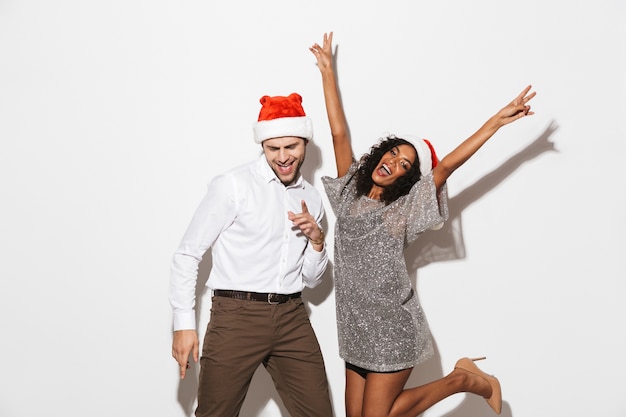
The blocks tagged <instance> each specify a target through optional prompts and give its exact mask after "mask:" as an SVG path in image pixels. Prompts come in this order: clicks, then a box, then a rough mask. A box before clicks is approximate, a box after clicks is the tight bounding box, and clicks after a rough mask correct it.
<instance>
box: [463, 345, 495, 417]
mask: <svg viewBox="0 0 626 417" xmlns="http://www.w3.org/2000/svg"><path fill="white" fill-rule="evenodd" d="M483 359H485V357H482V358H472V359H470V358H462V359H459V360H458V361H457V363H456V365H454V368H455V369H456V368H458V369H463V370H465V371H467V372H469V373H472V374H474V375H478V376H480V377H482V378H485V379H486V380H487V382H489V385H491V396H490V397H489V398H486V397H485V400H487V404H489V407H491V408H492V409H493V411H495V412H496V414H500V412H501V411H502V389H501V388H500V381H498V378H496V377H495V376H493V375H489V374H486V373H484V372H483V371H481V370H480V369H479V368H478V366H476V364H475V363H474V361H480V360H483Z"/></svg>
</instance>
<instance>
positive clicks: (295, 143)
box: [261, 136, 308, 185]
mask: <svg viewBox="0 0 626 417" xmlns="http://www.w3.org/2000/svg"><path fill="white" fill-rule="evenodd" d="M307 142H308V141H307V140H306V139H303V138H298V137H295V136H284V137H280V138H272V139H266V140H264V141H263V143H262V145H261V146H263V153H264V154H265V159H267V163H268V164H269V165H270V167H271V168H272V171H274V173H275V174H276V176H277V177H278V179H279V180H280V181H281V182H282V183H283V184H284V185H290V184H291V183H293V182H294V181H295V180H296V179H297V178H298V176H299V175H300V167H301V166H302V163H303V162H304V155H305V153H306V145H307Z"/></svg>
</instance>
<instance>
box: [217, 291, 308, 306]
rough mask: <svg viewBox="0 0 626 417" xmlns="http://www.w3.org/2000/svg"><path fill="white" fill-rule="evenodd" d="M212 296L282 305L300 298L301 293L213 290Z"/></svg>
mask: <svg viewBox="0 0 626 417" xmlns="http://www.w3.org/2000/svg"><path fill="white" fill-rule="evenodd" d="M213 295H215V296H217V297H228V298H236V299H237V300H250V301H265V302H268V303H270V304H282V303H286V302H287V301H289V300H292V299H294V298H300V297H301V296H302V293H301V292H295V293H293V294H276V293H273V292H246V291H234V290H213Z"/></svg>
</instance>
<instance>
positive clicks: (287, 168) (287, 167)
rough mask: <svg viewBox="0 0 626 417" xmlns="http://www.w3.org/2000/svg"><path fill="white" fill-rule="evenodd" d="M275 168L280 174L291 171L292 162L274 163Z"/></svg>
mask: <svg viewBox="0 0 626 417" xmlns="http://www.w3.org/2000/svg"><path fill="white" fill-rule="evenodd" d="M276 168H277V169H278V172H280V173H281V174H284V175H287V174H290V173H291V170H292V168H293V164H286V165H283V164H276Z"/></svg>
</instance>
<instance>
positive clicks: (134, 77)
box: [0, 0, 626, 417]
mask: <svg viewBox="0 0 626 417" xmlns="http://www.w3.org/2000/svg"><path fill="white" fill-rule="evenodd" d="M625 28H626V7H625V6H624V3H623V2H622V1H621V0H614V1H609V0H598V1H594V2H591V1H587V2H583V1H565V0H562V1H539V0H531V1H526V2H509V1H502V0H478V1H473V2H467V1H461V0H451V1H439V2H419V1H411V0H404V1H397V0H388V1H385V2H378V1H371V0H369V1H360V2H352V1H351V2H342V1H327V0H324V1H317V2H313V1H308V2H305V1H287V0H266V1H264V2H259V1H247V2H244V1H231V2H215V1H164V0H151V1H147V0H146V1H139V0H125V1H120V0H109V1H79V0H63V1H43V0H30V1H28V0H26V1H17V0H3V1H0V140H1V145H2V146H1V152H0V184H1V188H0V190H1V198H2V204H1V205H0V256H1V263H0V274H1V275H0V283H1V284H0V294H1V302H0V324H1V331H2V343H1V344H0V361H1V362H0V363H1V368H0V416H2V417H21V416H36V415H48V416H66V417H73V416H84V415H89V416H93V417H96V416H106V417H111V416H155V417H156V416H167V417H175V416H188V415H191V414H192V413H193V409H194V401H195V398H194V396H195V388H196V378H197V369H196V368H195V367H194V368H192V369H191V370H190V374H189V377H188V378H187V379H185V380H184V381H182V382H180V381H179V379H178V377H177V373H178V370H177V365H176V363H175V362H174V360H173V359H172V358H171V356H170V353H171V352H170V349H171V311H170V306H169V303H168V300H167V290H168V279H169V263H170V260H171V256H172V254H173V252H174V250H175V248H176V247H177V245H178V242H179V240H180V238H181V237H182V234H183V232H184V229H185V228H186V226H187V223H188V222H189V220H190V219H191V215H192V213H193V211H194V210H195V207H196V205H197V204H198V203H199V201H200V199H201V198H202V196H203V194H204V191H205V187H206V184H207V183H208V181H209V180H210V179H211V178H212V177H213V176H214V175H216V174H217V173H220V172H222V171H224V170H226V169H228V168H230V167H232V166H234V165H238V164H240V163H243V162H246V161H249V160H250V159H252V158H255V157H256V156H257V155H258V154H259V151H260V148H259V146H258V145H255V144H254V143H253V141H252V130H251V126H252V123H253V122H254V121H255V120H256V117H257V115H258V111H259V109H260V104H259V103H258V99H259V98H260V97H261V96H262V95H264V94H269V95H286V94H289V93H291V92H293V91H296V92H299V93H300V94H301V95H302V96H303V97H304V103H303V104H304V107H305V110H306V111H307V114H308V115H309V116H310V117H311V118H312V119H313V121H314V125H315V139H314V141H313V143H312V144H311V145H310V146H309V147H308V153H307V162H306V163H305V169H304V173H305V175H306V176H307V177H308V178H310V179H311V181H312V182H313V183H314V185H315V186H316V187H318V188H319V189H320V191H322V187H321V182H320V177H321V176H323V175H334V174H335V169H334V161H333V154H332V147H331V145H330V140H329V130H328V125H327V121H326V115H325V109H324V105H323V96H322V90H321V82H320V75H319V71H318V70H317V68H316V66H315V60H314V57H313V56H312V54H311V53H310V52H309V51H308V47H309V46H310V45H311V44H313V43H314V42H321V40H322V34H323V33H324V32H325V31H330V30H333V31H334V32H335V44H336V45H337V47H338V50H337V61H338V77H339V84H340V89H341V94H342V96H343V100H344V104H345V108H346V112H347V117H348V121H349V123H350V128H351V131H352V135H353V138H354V148H355V152H356V154H357V155H361V154H362V153H364V152H366V151H367V150H368V148H369V146H370V145H371V144H373V143H374V142H375V141H376V139H377V138H378V137H379V136H381V135H382V134H383V133H385V132H387V131H389V132H394V133H412V134H415V135H420V136H423V137H427V138H429V139H431V140H432V141H433V142H434V144H435V146H436V148H437V149H438V152H439V154H440V155H441V156H443V155H445V154H446V153H447V152H449V151H450V150H452V149H453V147H454V146H455V145H456V144H457V143H459V142H460V141H461V140H463V139H465V138H466V137H467V136H469V135H470V134H471V133H473V132H474V130H475V129H477V128H478V127H479V126H480V124H481V123H482V122H483V121H485V120H486V119H487V118H488V117H489V116H491V115H492V114H493V113H495V112H496V111H497V110H498V109H499V108H500V107H502V106H504V105H505V104H506V103H507V102H508V101H509V100H511V99H512V98H513V97H515V96H516V95H517V94H518V92H519V91H521V89H522V88H523V87H525V86H526V85H527V84H532V85H533V88H534V89H535V90H536V91H537V92H538V95H537V97H536V98H535V99H534V100H533V101H532V105H533V109H534V110H535V111H536V115H535V116H533V117H530V118H526V119H523V120H521V121H519V122H516V124H514V125H511V126H507V127H505V128H503V129H502V130H501V131H500V132H498V133H497V135H496V136H495V137H494V138H493V140H492V141H490V142H489V143H488V144H487V145H486V146H485V147H484V148H483V149H481V150H480V152H479V154H477V155H476V156H475V157H474V158H473V159H472V160H470V161H469V162H468V163H467V164H466V165H465V166H463V167H462V168H461V169H459V170H458V171H457V172H456V173H455V174H454V176H453V177H452V178H451V179H450V180H449V191H450V197H451V198H450V205H451V211H452V219H451V221H450V222H449V223H448V224H447V226H446V228H444V229H443V230H442V231H439V232H437V233H436V234H435V233H431V232H428V233H427V234H426V235H424V237H423V238H422V241H421V242H418V244H416V246H414V247H412V248H411V249H410V250H409V252H408V254H407V257H408V259H409V262H410V264H411V265H412V266H411V270H412V273H413V274H414V276H415V280H416V285H417V288H418V292H419V296H420V299H421V300H422V303H423V306H424V308H425V310H426V314H427V316H428V318H429V321H430V325H431V327H432V331H433V335H434V339H435V342H436V346H437V355H436V356H435V358H434V359H432V360H430V361H428V362H427V363H425V364H424V365H423V366H421V367H419V368H417V369H416V370H415V371H414V373H413V377H412V378H411V380H410V381H409V384H410V385H415V384H421V383H423V382H426V381H429V380H432V379H434V378H438V377H440V376H442V375H443V374H445V373H447V372H449V371H450V370H451V368H452V367H453V365H454V363H455V361H456V360H457V359H458V358H460V357H463V356H482V355H486V356H487V360H486V361H483V362H481V363H480V366H481V367H482V368H483V369H485V370H486V371H488V372H492V373H494V374H495V375H497V376H498V377H499V378H500V380H501V382H502V389H503V398H504V404H503V413H502V415H503V416H505V417H511V416H513V415H515V416H533V417H538V416H539V417H542V416H546V417H553V416H569V417H579V416H580V417H583V416H584V417H587V416H592V415H597V416H603V417H624V416H625V415H626V399H625V397H624V395H623V394H624V382H623V376H624V374H625V373H626V364H625V362H624V361H623V352H624V351H626V332H625V331H624V317H626V304H625V303H624V301H623V300H624V292H625V290H626V284H624V278H625V277H626V263H625V261H624V259H625V255H624V249H625V245H624V236H625V234H626V221H625V220H624V213H626V191H625V187H624V180H625V179H626V178H625V175H624V168H623V165H622V161H623V159H624V154H625V153H626V141H625V139H626V128H625V127H624V118H625V116H626V105H625V103H626V34H625ZM327 208H328V210H327V211H328V215H327V222H326V224H325V225H326V227H327V228H328V229H329V233H328V234H329V241H330V242H332V227H333V225H334V220H335V219H334V217H333V214H332V212H331V211H330V208H329V207H328V205H327ZM433 247H434V248H435V249H437V250H436V251H435V253H434V257H432V258H429V259H427V261H424V262H422V261H421V260H422V259H424V257H423V256H422V255H423V254H424V253H425V250H426V249H428V248H431V249H432V248H433ZM329 250H331V251H332V245H330V244H329ZM428 253H432V252H430V251H428ZM209 267H210V259H208V260H207V262H205V263H203V266H202V274H203V277H204V278H203V279H206V274H207V273H208V268H209ZM200 296H201V297H204V303H203V304H202V308H201V310H200V311H199V315H200V321H201V323H202V324H201V326H204V323H206V320H207V319H208V310H209V303H210V300H209V299H208V294H207V293H202V292H201V293H200ZM305 296H306V298H307V299H308V300H309V303H308V308H309V309H310V313H311V320H312V322H313V325H314V327H315V329H316V331H317V334H318V337H319V339H320V343H321V345H322V349H323V353H324V355H325V359H326V364H327V370H328V376H329V380H330V386H331V391H332V398H333V402H334V407H335V410H336V415H337V416H342V415H343V363H342V362H341V360H340V359H339V357H338V354H337V345H336V343H337V342H336V334H335V322H334V319H335V316H334V296H333V284H332V272H331V270H329V271H328V272H327V274H326V278H325V282H324V284H323V285H322V286H321V287H319V288H316V289H314V290H309V291H307V292H305ZM201 333H204V328H202V329H201ZM490 413H491V411H490V410H489V409H488V408H487V406H486V404H485V403H484V401H482V399H480V398H477V397H475V396H471V395H465V394H459V395H455V396H453V397H450V398H448V399H446V400H444V401H443V402H441V403H439V404H438V405H437V406H435V407H434V408H432V409H431V410H429V411H427V412H426V413H425V415H426V416H442V415H445V416H446V417H460V416H462V415H490ZM242 415H243V416H286V415H287V414H286V412H284V411H283V409H282V405H281V403H280V400H279V399H278V398H277V395H276V393H275V391H274V388H273V386H272V383H271V380H270V379H269V377H268V376H267V374H266V373H265V371H259V372H257V374H256V376H255V379H254V380H253V383H252V387H251V389H250V392H249V395H248V398H247V399H246V403H245V404H244V411H243V412H242Z"/></svg>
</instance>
